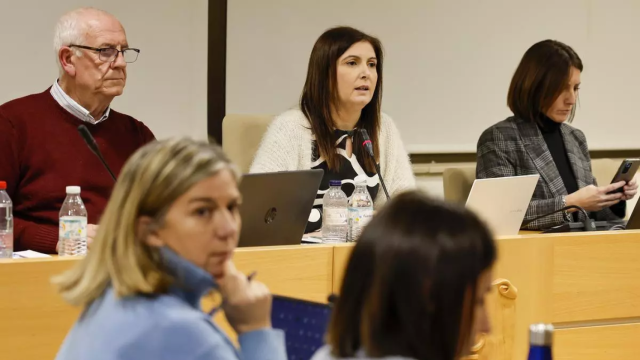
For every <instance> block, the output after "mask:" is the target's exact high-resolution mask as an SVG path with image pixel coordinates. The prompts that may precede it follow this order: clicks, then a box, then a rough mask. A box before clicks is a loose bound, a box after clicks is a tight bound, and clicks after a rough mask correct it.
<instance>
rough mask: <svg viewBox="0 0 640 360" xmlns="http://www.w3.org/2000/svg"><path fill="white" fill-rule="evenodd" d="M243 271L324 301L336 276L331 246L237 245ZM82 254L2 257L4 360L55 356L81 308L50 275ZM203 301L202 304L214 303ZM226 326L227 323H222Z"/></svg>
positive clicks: (0, 343)
mask: <svg viewBox="0 0 640 360" xmlns="http://www.w3.org/2000/svg"><path fill="white" fill-rule="evenodd" d="M234 260H235V263H236V265H237V267H238V269H240V270H241V271H243V272H245V273H249V272H251V271H257V276H256V278H257V279H259V280H260V281H262V282H264V283H265V284H267V286H269V288H270V289H271V291H272V292H274V293H277V294H282V295H288V296H295V297H299V298H303V299H308V300H314V301H325V300H326V298H327V294H329V293H330V291H331V288H332V281H333V278H332V276H333V270H332V266H333V248H332V247H331V246H325V245H317V246H283V247H270V248H245V249H238V250H237V251H236V253H235V255H234ZM77 261H79V260H78V259H68V258H49V259H20V260H3V261H0V314H1V315H0V348H2V359H3V360H14V359H15V360H18V359H19V360H31V359H33V360H36V359H37V360H41V359H53V358H54V357H55V354H56V353H57V351H58V348H59V347H60V344H61V343H62V341H63V339H64V337H65V335H66V334H67V332H68V331H69V329H70V328H71V326H72V325H73V323H74V322H75V320H76V318H77V317H78V314H79V309H76V308H73V307H71V306H69V305H67V304H66V303H64V302H63V301H62V299H61V298H60V296H59V295H58V294H57V293H56V292H55V290H54V288H53V287H52V286H51V284H50V279H51V276H52V275H55V274H59V273H61V272H63V271H64V270H66V269H68V268H70V267H71V266H73V265H74V264H75V263H76V262H77ZM211 305H212V304H211V303H210V302H207V301H205V304H203V307H207V306H209V307H210V306H211ZM221 325H222V326H223V327H224V328H225V329H228V326H225V325H224V324H221Z"/></svg>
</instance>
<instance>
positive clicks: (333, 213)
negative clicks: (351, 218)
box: [322, 209, 348, 225]
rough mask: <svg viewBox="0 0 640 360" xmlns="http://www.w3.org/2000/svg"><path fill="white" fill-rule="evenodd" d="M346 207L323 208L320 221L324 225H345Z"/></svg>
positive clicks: (346, 217) (346, 218)
mask: <svg viewBox="0 0 640 360" xmlns="http://www.w3.org/2000/svg"><path fill="white" fill-rule="evenodd" d="M347 220H348V216H347V209H324V218H323V219H322V222H323V223H324V224H326V225H347Z"/></svg>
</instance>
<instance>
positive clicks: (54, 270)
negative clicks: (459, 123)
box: [0, 231, 640, 360]
mask: <svg viewBox="0 0 640 360" xmlns="http://www.w3.org/2000/svg"><path fill="white" fill-rule="evenodd" d="M351 249H352V245H350V244H345V245H336V246H329V245H309V246H307V245H305V246H289V247H273V248H245V249H239V250H237V252H236V254H235V261H236V264H237V266H238V268H239V269H240V270H242V271H243V272H246V273H249V272H250V271H254V270H257V271H258V275H257V278H258V279H259V280H260V281H262V282H264V283H266V284H267V285H268V286H269V287H270V289H271V290H272V291H273V292H274V293H276V294H283V295H289V296H295V297H300V298H304V299H308V300H314V301H322V302H324V301H325V300H326V296H327V295H328V294H329V293H330V292H331V291H335V292H338V290H339V288H340V283H341V278H342V274H343V273H344V266H345V265H346V263H347V261H348V258H349V255H350V253H351ZM498 250H499V259H498V261H497V263H496V265H495V269H494V277H495V278H504V279H507V280H509V281H510V282H511V283H512V284H513V285H514V286H515V287H517V289H518V295H517V299H516V300H515V308H516V309H515V318H516V319H515V324H516V325H515V333H513V334H512V336H513V341H514V351H513V354H512V355H513V356H512V357H511V358H509V359H525V358H526V352H527V348H528V330H527V329H528V326H529V324H531V323H535V322H552V323H554V324H555V325H556V327H557V329H558V330H557V332H556V338H555V358H556V360H557V359H560V360H574V359H576V360H577V359H580V360H592V359H594V360H595V359H598V360H600V359H633V358H636V357H637V354H638V353H640V341H638V340H637V339H639V338H640V307H637V306H635V305H638V304H640V261H639V259H638V258H639V257H640V231H625V232H597V233H589V234H580V233H573V234H548V235H542V234H532V235H522V236H515V237H508V238H500V239H498ZM76 261H77V260H75V259H64V258H61V259H33V260H13V261H4V262H2V261H0V314H2V315H0V316H2V319H1V321H0V346H1V347H2V349H3V355H4V357H3V360H4V359H7V360H13V359H20V360H23V359H24V360H30V359H38V360H40V359H51V358H53V357H54V356H55V353H56V352H57V350H58V347H59V346H60V343H61V342H62V340H63V338H64V336H65V335H66V333H67V331H68V330H69V328H70V326H71V325H72V324H73V322H74V321H75V319H76V317H77V315H78V310H77V309H74V308H71V307H69V306H67V305H66V304H64V303H63V302H62V300H61V299H60V297H59V296H58V295H57V294H56V293H55V292H54V290H53V288H52V287H51V286H50V285H49V279H50V277H51V275H53V274H58V273H60V272H62V271H64V270H65V269H68V268H69V267H70V266H72V265H73V263H75V262H76ZM210 305H211V304H210V303H207V301H205V305H204V306H205V307H207V306H210ZM492 317H493V316H492Z"/></svg>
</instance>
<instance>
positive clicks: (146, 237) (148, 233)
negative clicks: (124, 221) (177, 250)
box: [136, 216, 165, 247]
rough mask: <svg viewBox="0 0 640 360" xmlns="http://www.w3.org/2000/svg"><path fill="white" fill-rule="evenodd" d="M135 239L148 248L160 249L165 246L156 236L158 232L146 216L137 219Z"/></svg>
mask: <svg viewBox="0 0 640 360" xmlns="http://www.w3.org/2000/svg"><path fill="white" fill-rule="evenodd" d="M136 237H137V238H138V239H139V240H140V241H143V242H145V243H146V244H147V245H149V246H154V247H161V246H164V245H165V244H164V242H163V241H162V239H160V237H159V236H158V232H157V231H156V229H155V226H154V225H153V220H152V219H151V218H150V217H148V216H141V217H139V218H138V223H137V224H136Z"/></svg>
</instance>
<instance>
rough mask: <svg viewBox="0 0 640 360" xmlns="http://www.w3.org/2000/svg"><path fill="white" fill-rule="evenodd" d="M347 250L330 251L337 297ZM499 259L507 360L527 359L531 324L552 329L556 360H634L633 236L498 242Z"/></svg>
mask: <svg viewBox="0 0 640 360" xmlns="http://www.w3.org/2000/svg"><path fill="white" fill-rule="evenodd" d="M351 248H352V246H351V245H348V244H346V245H338V246H336V247H335V250H334V262H335V263H334V273H333V278H334V286H333V290H334V291H335V292H336V293H337V292H338V291H339V289H340V281H341V278H342V275H343V272H344V267H345V265H346V262H347V261H348V258H349V254H350V252H351ZM498 251H499V258H498V261H497V263H496V264H495V267H494V273H493V276H494V278H496V279H498V278H503V279H507V280H509V281H510V282H511V284H513V285H514V286H515V287H516V288H517V289H518V295H517V299H516V302H515V304H516V305H515V306H516V311H515V312H516V315H515V316H516V321H515V323H516V326H515V334H513V337H514V353H513V359H525V358H526V353H527V349H528V326H529V324H532V323H536V322H551V323H553V324H554V325H555V326H556V328H557V331H556V336H555V358H556V359H560V360H574V359H575V360H577V359H580V360H591V359H593V360H595V359H599V360H600V359H631V358H637V357H638V354H640V341H638V340H637V339H640V231H624V232H594V233H570V234H546V235H545V234H530V235H521V236H515V237H505V238H500V239H498ZM492 301H493V300H492ZM492 318H495V316H492Z"/></svg>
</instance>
